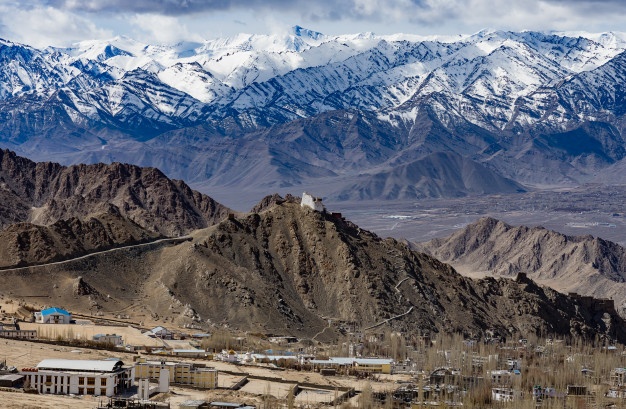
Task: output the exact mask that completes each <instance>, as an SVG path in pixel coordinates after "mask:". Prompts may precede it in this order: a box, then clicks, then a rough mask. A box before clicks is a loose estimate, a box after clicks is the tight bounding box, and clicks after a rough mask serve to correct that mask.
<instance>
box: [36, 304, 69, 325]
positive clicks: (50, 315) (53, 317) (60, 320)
mask: <svg viewBox="0 0 626 409" xmlns="http://www.w3.org/2000/svg"><path fill="white" fill-rule="evenodd" d="M71 321H72V314H70V313H69V312H67V311H65V310H64V309H62V308H57V307H52V308H46V309H45V310H41V311H38V312H36V313H35V322H38V323H40V324H69V323H70V322H71Z"/></svg>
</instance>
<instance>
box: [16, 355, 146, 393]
mask: <svg viewBox="0 0 626 409" xmlns="http://www.w3.org/2000/svg"><path fill="white" fill-rule="evenodd" d="M20 375H24V376H25V377H26V380H25V383H27V384H28V387H29V388H31V389H35V390H37V391H38V392H39V393H52V394H75V395H95V396H113V395H116V394H118V393H119V392H120V391H121V390H124V389H128V388H130V387H131V386H132V382H133V378H134V369H133V367H132V366H125V365H124V363H123V362H122V361H120V360H117V359H104V360H75V359H44V360H43V361H41V362H40V363H39V364H38V365H37V367H36V368H23V369H22V370H21V371H20ZM25 387H26V385H25Z"/></svg>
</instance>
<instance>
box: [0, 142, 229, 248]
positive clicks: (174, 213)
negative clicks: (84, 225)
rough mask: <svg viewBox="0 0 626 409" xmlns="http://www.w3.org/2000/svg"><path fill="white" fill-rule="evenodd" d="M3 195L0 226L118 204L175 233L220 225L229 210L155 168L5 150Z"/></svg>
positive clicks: (150, 225) (0, 174) (128, 214)
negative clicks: (40, 158)
mask: <svg viewBox="0 0 626 409" xmlns="http://www.w3.org/2000/svg"><path fill="white" fill-rule="evenodd" d="M0 198H1V199H2V206H0V227H7V226H9V225H11V224H14V223H20V222H30V223H36V224H39V225H50V224H53V223H55V222H57V221H59V220H67V219H70V218H79V219H83V218H86V217H89V216H91V215H93V214H100V213H107V212H109V210H110V209H111V208H113V209H114V212H116V213H118V214H119V215H120V216H122V217H124V218H127V219H129V220H130V221H132V222H133V223H134V224H136V225H138V226H140V227H141V228H143V229H145V230H147V231H149V232H154V233H158V234H162V235H170V236H172V235H180V234H186V233H188V232H190V231H192V230H194V229H198V228H203V227H207V226H210V225H212V224H215V223H216V222H217V221H219V220H221V219H223V218H225V217H226V215H227V213H228V211H229V210H228V208H226V207H225V206H223V205H221V204H219V203H217V202H216V201H214V200H213V199H211V198H210V197H208V196H206V195H203V194H201V193H198V192H196V191H194V190H192V189H190V188H189V186H187V185H186V184H185V183H184V182H182V181H180V180H171V179H168V178H167V177H166V176H165V175H164V174H163V173H162V172H161V171H159V170H157V169H154V168H140V167H138V166H133V165H127V164H121V163H113V164H111V165H105V164H101V163H100V164H94V165H75V166H70V167H65V166H61V165H59V164H56V163H49V162H46V163H35V162H32V161H30V160H28V159H25V158H22V157H19V156H17V155H16V154H15V153H14V152H11V151H8V150H0ZM128 225H129V226H131V225H132V223H129V224H128ZM133 229H134V227H133ZM133 234H134V233H133Z"/></svg>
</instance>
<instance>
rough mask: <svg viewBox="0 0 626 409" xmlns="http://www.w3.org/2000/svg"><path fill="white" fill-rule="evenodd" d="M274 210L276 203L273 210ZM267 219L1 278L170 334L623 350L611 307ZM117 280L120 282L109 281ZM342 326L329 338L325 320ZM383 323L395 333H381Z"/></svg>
mask: <svg viewBox="0 0 626 409" xmlns="http://www.w3.org/2000/svg"><path fill="white" fill-rule="evenodd" d="M271 202H274V204H272V203H271ZM259 209H261V210H260V212H259V213H251V214H248V215H246V216H243V217H238V218H234V219H228V220H225V221H222V222H220V223H219V224H218V225H216V226H212V227H209V228H207V229H204V230H200V231H197V232H195V233H194V235H193V241H192V242H185V243H182V244H178V245H176V246H174V247H169V246H165V247H163V246H157V247H154V248H150V249H136V248H135V249H130V250H127V251H126V250H122V251H120V252H114V253H106V254H100V255H97V256H95V257H93V258H92V259H90V260H89V262H87V261H85V260H82V261H77V262H75V263H69V264H68V265H63V266H53V267H51V269H46V270H45V271H44V270H43V269H38V268H32V269H31V270H30V272H29V277H28V278H26V277H24V275H23V273H21V272H19V271H6V272H4V273H3V274H4V275H6V277H7V278H8V279H10V280H11V281H10V282H11V283H12V285H13V286H15V287H16V288H25V286H24V281H25V280H30V281H32V282H34V284H33V285H32V288H30V289H29V290H28V291H30V292H33V293H38V292H39V291H42V290H43V288H48V289H49V288H50V286H49V282H48V283H47V284H48V285H47V284H46V283H43V282H42V283H39V282H38V280H39V279H43V278H44V277H45V276H46V275H50V272H52V273H54V275H55V277H56V278H57V281H58V282H61V283H65V284H64V285H65V286H67V289H66V290H67V291H68V294H71V293H72V292H71V291H69V288H70V287H71V286H72V285H73V283H75V281H76V280H77V279H78V276H80V277H81V280H82V282H83V284H84V285H89V286H90V288H92V289H93V290H94V292H97V293H98V294H107V295H108V297H107V298H102V297H101V298H97V297H95V298H94V297H93V296H92V297H91V298H88V297H78V298H77V299H75V298H74V297H73V296H72V297H68V296H65V295H63V294H64V289H63V288H61V287H63V286H59V288H58V289H53V290H52V292H51V294H52V296H53V297H55V299H57V298H56V297H57V295H60V296H61V298H60V299H59V301H60V302H61V301H62V302H65V303H66V305H71V306H72V308H76V309H81V308H82V309H85V308H94V307H95V308H99V309H101V310H102V311H105V312H116V311H124V313H125V314H130V313H132V314H134V315H135V316H137V317H140V316H142V315H143V316H147V315H148V314H150V315H152V317H160V318H161V319H162V320H163V322H165V323H166V325H167V322H169V321H173V322H176V323H182V322H196V324H199V323H202V324H208V325H209V326H211V325H212V326H222V325H227V326H229V327H231V328H232V327H235V328H238V329H244V330H254V331H263V332H269V333H279V334H293V335H297V336H307V337H315V338H316V339H319V340H322V339H331V338H335V337H336V336H337V335H338V333H339V330H338V327H337V326H336V324H338V323H341V322H346V321H347V322H352V323H355V324H356V326H357V327H358V328H361V329H367V328H373V330H380V328H379V327H376V325H377V324H381V323H382V324H381V326H382V328H385V326H387V325H392V326H393V328H394V329H401V330H413V331H417V330H421V331H446V332H462V333H464V334H466V335H475V336H479V335H481V334H485V333H486V332H487V331H488V330H493V331H494V332H495V333H497V334H500V335H513V334H515V336H517V335H520V334H529V333H537V334H538V333H542V334H561V335H568V334H572V335H574V334H576V335H584V336H588V337H595V336H598V335H601V334H608V335H609V336H611V337H617V338H619V339H620V340H624V341H626V332H625V331H624V325H623V321H622V320H621V318H619V317H618V316H617V314H616V313H615V311H614V309H612V308H611V307H610V305H605V304H601V303H596V302H594V301H591V300H581V299H575V298H571V297H568V296H566V295H563V294H560V293H558V292H556V291H554V290H551V289H548V288H545V287H539V286H537V285H536V284H535V283H534V282H532V281H530V280H528V279H525V278H523V277H521V278H519V279H518V280H517V281H515V280H511V279H493V278H489V279H484V280H477V281H474V280H471V279H469V278H465V277H462V276H461V275H459V274H458V273H456V272H455V271H454V269H453V268H452V267H450V266H449V265H446V264H443V263H441V262H439V261H437V260H436V259H434V258H432V257H430V256H427V255H425V254H422V253H418V252H415V251H412V250H411V249H410V248H409V247H408V246H407V245H405V244H403V243H400V242H398V241H396V240H393V239H381V238H380V237H378V236H376V235H374V234H372V233H370V232H367V231H365V230H362V229H360V228H359V227H358V226H356V225H354V224H352V223H350V222H348V221H346V220H343V219H342V218H340V217H339V216H337V215H331V214H322V213H318V212H314V211H312V210H310V209H308V208H302V207H301V206H300V205H299V204H298V203H295V201H294V200H289V201H283V200H281V199H280V198H278V197H274V198H271V197H270V198H268V199H267V200H265V201H264V203H263V204H261V206H260V207H259ZM110 274H116V276H117V277H118V279H117V280H115V281H112V280H110V279H109V277H110ZM329 319H330V320H332V322H333V323H335V325H331V326H330V327H329V324H328V320H329ZM385 320H390V321H387V323H383V321H385Z"/></svg>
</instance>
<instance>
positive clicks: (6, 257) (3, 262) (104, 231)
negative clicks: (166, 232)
mask: <svg viewBox="0 0 626 409" xmlns="http://www.w3.org/2000/svg"><path fill="white" fill-rule="evenodd" d="M158 237H159V235H158V234H156V233H150V232H148V231H147V230H145V229H143V228H141V227H139V226H138V225H136V224H135V223H133V222H131V221H130V220H128V219H126V218H124V217H122V216H121V215H120V214H119V213H118V212H117V211H116V210H115V209H114V208H112V209H111V211H110V212H108V213H103V214H100V215H96V216H94V217H90V218H88V219H85V220H81V219H78V218H76V217H73V218H70V219H66V220H58V221H56V222H55V223H53V224H51V225H49V226H40V225H36V224H32V223H24V222H23V223H15V224H12V225H10V226H9V227H7V228H6V229H4V230H2V231H0V268H3V267H21V266H25V265H34V264H44V263H49V262H53V261H59V260H65V259H70V258H74V257H78V256H82V255H85V254H88V253H92V252H94V251H100V250H107V249H110V248H115V247H119V246H124V245H131V244H139V243H142V242H147V241H150V240H154V239H156V238H158Z"/></svg>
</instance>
